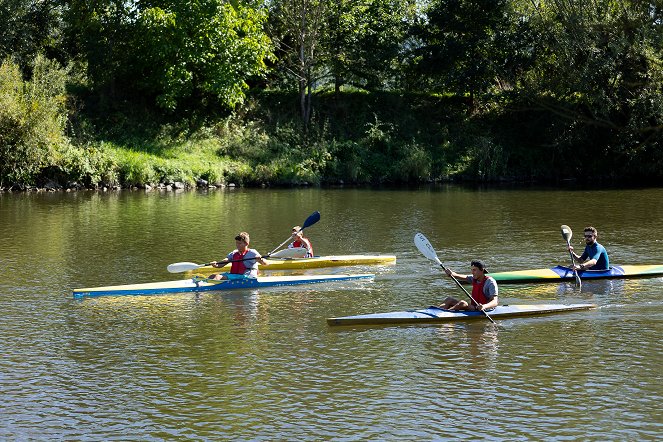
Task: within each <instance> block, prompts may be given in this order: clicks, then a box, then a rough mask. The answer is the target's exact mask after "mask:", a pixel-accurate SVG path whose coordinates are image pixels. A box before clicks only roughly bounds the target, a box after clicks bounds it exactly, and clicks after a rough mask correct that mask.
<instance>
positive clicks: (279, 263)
mask: <svg viewBox="0 0 663 442" xmlns="http://www.w3.org/2000/svg"><path fill="white" fill-rule="evenodd" d="M265 261H267V265H262V264H258V268H259V269H260V270H294V269H319V268H324V267H339V266H356V265H377V264H381V265H387V264H395V263H396V256H395V255H328V256H314V257H313V258H268V259H266V260H265ZM227 269H230V264H227V265H226V266H225V267H223V269H215V268H214V267H212V266H205V267H200V268H197V269H196V270H194V271H192V272H190V273H192V274H193V273H196V274H203V275H209V274H212V273H219V271H221V272H223V271H227Z"/></svg>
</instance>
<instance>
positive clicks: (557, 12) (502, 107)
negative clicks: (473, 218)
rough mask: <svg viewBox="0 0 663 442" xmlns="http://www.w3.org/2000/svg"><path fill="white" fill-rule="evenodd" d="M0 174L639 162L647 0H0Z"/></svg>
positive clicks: (137, 177) (408, 171) (263, 177)
mask: <svg viewBox="0 0 663 442" xmlns="http://www.w3.org/2000/svg"><path fill="white" fill-rule="evenodd" d="M0 60H2V66H1V67H0V106H1V107H0V187H8V186H17V187H19V188H21V187H25V186H33V185H44V184H45V183H46V182H56V183H58V184H60V185H76V186H86V187H95V186H98V185H146V184H157V183H168V182H174V181H181V182H184V183H186V184H188V185H195V183H196V182H198V183H211V184H222V183H228V182H237V183H242V184H249V185H259V184H265V183H267V184H289V183H302V182H308V183H326V182H339V181H344V182H372V183H387V182H420V181H426V180H438V179H454V178H463V179H475V180H502V179H517V180H530V179H532V178H536V179H547V180H552V181H556V180H560V179H565V178H577V179H583V180H587V181H589V180H594V179H599V180H617V179H619V180H622V181H623V180H625V179H631V180H633V181H643V180H648V181H657V180H660V178H661V177H663V150H662V149H661V145H662V142H663V3H662V2H661V0H651V1H640V0H589V1H588V0H429V1H426V2H411V1H409V0H366V1H363V2H353V1H349V0H270V1H268V2H264V1H262V0H249V1H239V0H233V1H225V0H186V1H175V0H146V1H142V0H140V1H139V0H133V1H125V0H96V1H94V2H91V1H88V0H65V1H61V0H57V1H56V0H0Z"/></svg>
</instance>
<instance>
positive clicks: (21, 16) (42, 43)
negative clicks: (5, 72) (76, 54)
mask: <svg viewBox="0 0 663 442" xmlns="http://www.w3.org/2000/svg"><path fill="white" fill-rule="evenodd" d="M62 13H63V6H62V5H61V2H59V1H57V0H0V60H1V59H4V58H5V57H7V56H11V57H13V59H14V60H15V61H16V62H17V63H18V64H19V66H21V68H25V67H28V66H29V67H31V63H33V62H34V61H35V57H36V56H37V54H39V53H43V54H45V55H46V56H47V57H49V58H58V59H60V61H65V60H64V54H63V53H62V52H61V46H62V44H61V43H62V42H61V34H62V25H63V23H62Z"/></svg>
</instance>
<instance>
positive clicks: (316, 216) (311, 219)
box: [301, 210, 320, 230]
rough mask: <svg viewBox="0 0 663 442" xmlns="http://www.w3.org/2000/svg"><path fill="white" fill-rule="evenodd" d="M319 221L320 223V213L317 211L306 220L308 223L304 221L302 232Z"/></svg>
mask: <svg viewBox="0 0 663 442" xmlns="http://www.w3.org/2000/svg"><path fill="white" fill-rule="evenodd" d="M318 221H320V212H318V211H317V210H316V211H315V212H313V213H312V214H311V215H310V216H309V217H308V218H306V221H304V224H302V228H301V230H304V229H305V228H307V227H310V226H312V225H313V224H315V223H317V222H318Z"/></svg>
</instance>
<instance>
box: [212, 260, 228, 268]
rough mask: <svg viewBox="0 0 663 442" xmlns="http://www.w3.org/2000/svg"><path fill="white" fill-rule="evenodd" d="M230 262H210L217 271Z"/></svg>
mask: <svg viewBox="0 0 663 442" xmlns="http://www.w3.org/2000/svg"><path fill="white" fill-rule="evenodd" d="M229 261H230V260H229V259H228V258H223V259H222V260H221V261H212V262H210V264H211V266H212V267H214V268H215V269H220V268H221V267H223V266H225V265H226V264H228V262H229Z"/></svg>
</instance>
